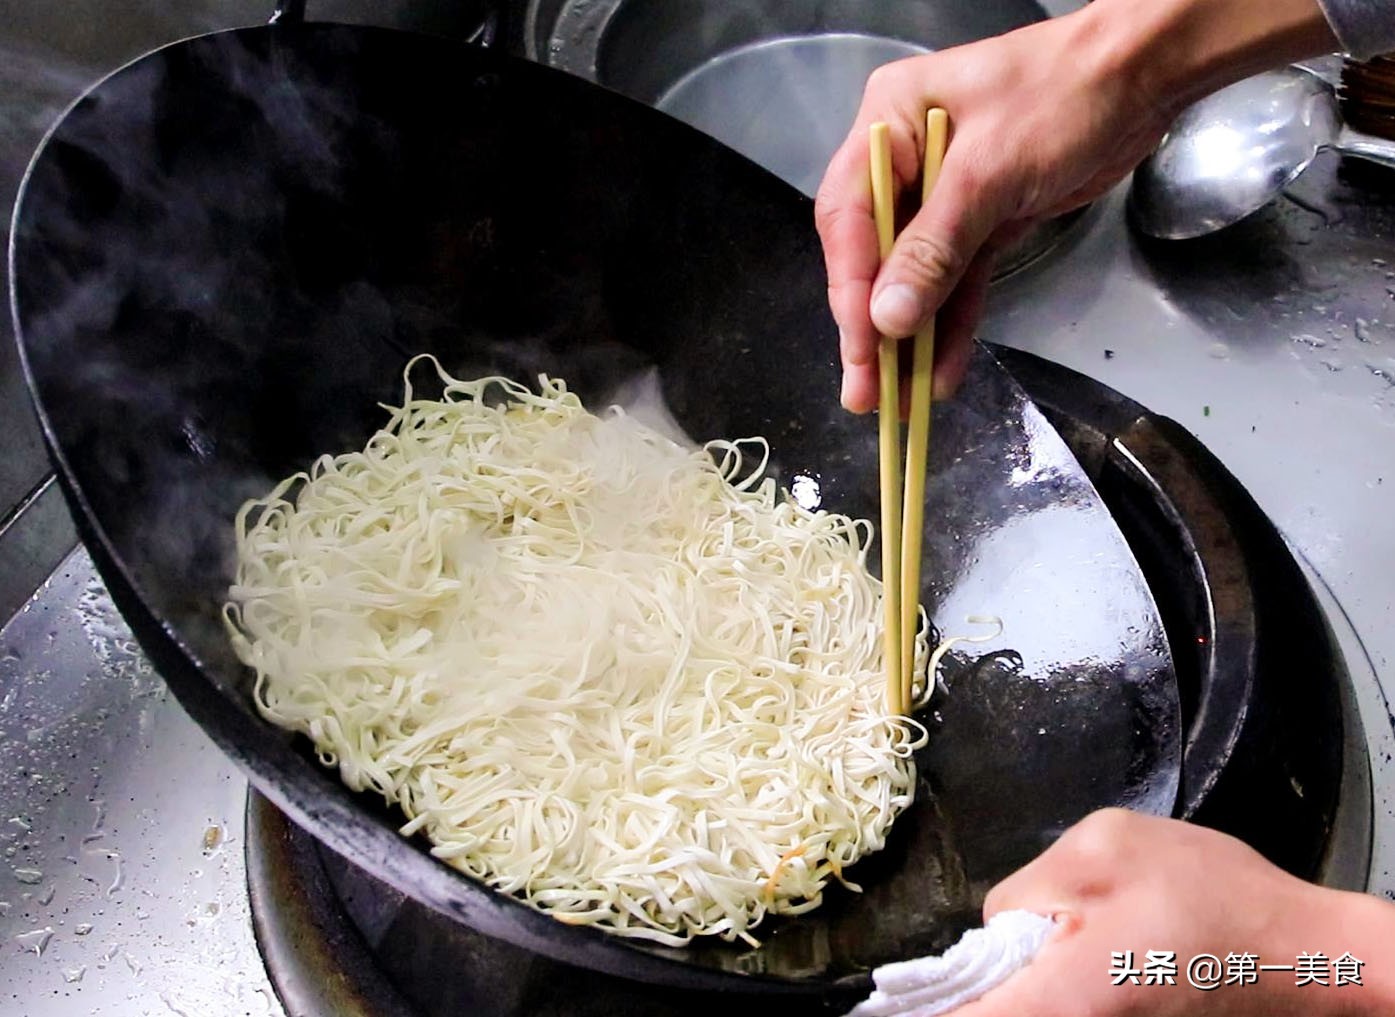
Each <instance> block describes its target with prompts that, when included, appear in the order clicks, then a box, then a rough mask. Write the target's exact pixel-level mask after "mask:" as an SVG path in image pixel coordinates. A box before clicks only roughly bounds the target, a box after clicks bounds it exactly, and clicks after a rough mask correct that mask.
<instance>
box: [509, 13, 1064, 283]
mask: <svg viewBox="0 0 1395 1017" xmlns="http://www.w3.org/2000/svg"><path fill="white" fill-rule="evenodd" d="M1045 18H1046V12H1045V11H1044V10H1043V9H1042V7H1041V6H1040V5H1039V4H1038V3H1036V2H1035V0H997V2H994V3H987V4H985V3H970V2H966V0H910V2H904V3H895V4H888V3H880V2H877V0H793V2H786V0H683V2H653V0H529V3H528V5H527V7H526V8H525V11H524V15H523V25H522V29H521V34H522V45H523V49H524V52H525V53H526V55H528V56H529V57H531V58H532V59H534V60H539V61H542V62H544V63H547V64H550V65H551V66H553V67H557V68H560V69H562V70H565V71H569V72H571V73H573V74H577V75H580V76H581V77H583V78H586V79H587V80H589V81H595V82H597V83H599V84H602V85H605V86H607V87H609V88H613V89H615V90H616V91H619V92H623V93H624V94H626V95H628V96H630V97H632V98H635V99H638V100H640V101H641V102H645V103H648V104H649V105H651V106H656V107H657V108H659V109H661V110H664V111H665V112H667V113H670V114H672V115H673V116H676V117H678V119H680V120H683V121H686V122H687V123H689V124H692V125H693V126H694V127H697V128H698V129H699V130H702V131H705V132H706V133H708V134H710V135H712V136H713V137H715V138H716V139H717V140H719V141H721V142H723V143H725V144H727V145H729V146H730V147H732V148H734V149H736V150H737V151H738V152H740V153H742V154H743V155H745V156H747V157H749V158H750V159H752V160H754V161H755V162H757V163H759V164H760V165H762V166H764V167H765V168H766V169H768V170H770V171H771V172H773V173H775V174H776V175H777V176H779V177H781V178H782V179H784V180H785V181H787V182H788V183H791V184H793V185H794V186H795V187H797V188H799V189H800V190H801V191H803V192H804V193H805V194H808V195H810V196H812V195H813V193H814V191H815V190H816V189H817V187H818V183H819V180H820V179H821V177H822V176H823V170H824V167H825V166H826V165H827V164H828V160H829V158H830V157H831V156H832V155H833V153H834V151H836V149H837V147H838V145H839V144H840V143H841V142H842V140H843V138H844V137H845V136H846V135H847V132H848V128H849V127H850V126H851V125H852V122H853V119H854V117H855V116H856V113H857V108H858V105H859V103H860V101H861V97H862V91H863V88H864V86H865V84H866V82H867V77H868V75H869V74H871V72H872V71H873V70H874V69H875V68H877V67H878V66H880V65H882V64H885V63H889V62H891V61H893V60H899V59H902V58H904V57H909V56H914V55H916V54H919V53H926V52H930V51H932V50H937V49H945V48H948V47H950V46H957V45H961V44H963V43H968V42H974V41H976V40H979V39H985V38H988V37H990V36H994V35H999V34H1002V33H1003V32H1008V31H1011V30H1012V29H1014V28H1020V27H1022V26H1024V25H1028V24H1031V23H1033V22H1036V21H1041V20H1044V19H1045ZM1077 217H1078V213H1073V214H1070V215H1067V216H1064V217H1061V218H1059V219H1055V220H1052V221H1050V222H1046V223H1043V224H1042V225H1040V226H1039V227H1037V228H1036V229H1035V230H1033V231H1031V232H1030V233H1029V234H1028V235H1027V236H1026V237H1024V238H1023V239H1022V240H1021V241H1019V242H1018V243H1017V244H1016V245H1014V246H1013V247H1012V248H1010V249H1009V250H1007V251H1005V252H1004V253H1003V255H1002V256H1001V258H1000V261H999V266H998V273H997V274H998V275H999V276H1003V275H1007V274H1009V273H1011V272H1013V271H1016V270H1017V269H1019V268H1022V267H1023V266H1025V265H1027V264H1028V263H1030V262H1032V261H1034V260H1036V259H1037V258H1038V257H1040V256H1041V255H1042V254H1044V253H1045V252H1046V251H1047V250H1049V249H1050V248H1052V247H1053V246H1054V245H1055V244H1056V242H1057V241H1058V240H1059V239H1060V238H1061V235H1062V234H1063V233H1064V232H1065V230H1066V229H1067V228H1068V227H1069V226H1070V224H1071V223H1072V222H1074V221H1075V219H1076V218H1077Z"/></svg>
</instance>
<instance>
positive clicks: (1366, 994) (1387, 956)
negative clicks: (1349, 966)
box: [1324, 890, 1395, 1017]
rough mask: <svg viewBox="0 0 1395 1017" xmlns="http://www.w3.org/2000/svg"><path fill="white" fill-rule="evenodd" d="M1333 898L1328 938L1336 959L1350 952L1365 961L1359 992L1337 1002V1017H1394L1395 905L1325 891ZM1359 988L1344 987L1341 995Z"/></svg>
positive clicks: (1328, 903)
mask: <svg viewBox="0 0 1395 1017" xmlns="http://www.w3.org/2000/svg"><path fill="white" fill-rule="evenodd" d="M1324 893H1326V894H1328V895H1330V898H1331V899H1330V900H1329V901H1328V902H1327V904H1326V906H1328V907H1330V919H1329V921H1330V925H1329V930H1330V931H1329V932H1328V933H1327V935H1328V938H1329V939H1331V941H1332V946H1331V948H1330V949H1332V950H1335V951H1336V953H1330V954H1329V955H1328V956H1329V957H1332V958H1334V959H1335V958H1336V957H1339V956H1341V954H1342V952H1344V951H1348V952H1350V953H1351V954H1352V955H1353V956H1354V957H1357V958H1359V959H1360V960H1362V961H1364V962H1365V964H1364V965H1363V966H1362V968H1361V983H1362V984H1361V985H1360V986H1359V991H1356V992H1352V993H1351V995H1350V996H1349V997H1345V998H1343V997H1342V996H1341V995H1340V994H1339V995H1338V997H1337V998H1339V999H1340V1000H1341V1005H1340V1006H1339V1008H1338V1009H1336V1010H1334V1011H1333V1012H1334V1013H1337V1014H1342V1015H1346V1014H1351V1015H1353V1017H1358V1015H1359V1017H1367V1015H1369V1017H1387V1015H1389V1014H1392V1013H1395V904H1392V903H1390V902H1389V901H1385V900H1381V899H1380V898H1378V897H1373V896H1371V895H1370V894H1364V893H1345V892H1337V891H1331V890H1329V891H1324ZM1355 988H1358V987H1356V986H1344V987H1343V988H1342V989H1341V990H1340V993H1346V992H1347V991H1348V989H1355Z"/></svg>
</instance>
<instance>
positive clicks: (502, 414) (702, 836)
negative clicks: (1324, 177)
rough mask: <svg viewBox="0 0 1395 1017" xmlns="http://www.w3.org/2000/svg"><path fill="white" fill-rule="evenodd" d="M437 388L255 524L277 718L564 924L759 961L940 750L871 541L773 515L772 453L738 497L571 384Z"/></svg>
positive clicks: (723, 446)
mask: <svg viewBox="0 0 1395 1017" xmlns="http://www.w3.org/2000/svg"><path fill="white" fill-rule="evenodd" d="M437 370H438V371H439V370H440V369H439V366H438V367H437ZM441 376H442V381H443V383H444V385H445V391H444V395H443V397H442V399H440V400H425V399H419V398H414V397H413V394H412V390H411V386H410V382H409V383H408V386H407V391H406V396H405V398H404V403H403V405H402V406H401V407H400V408H397V409H395V410H393V412H392V416H391V420H390V422H389V423H388V425H387V427H386V428H385V429H383V430H382V431H379V432H378V433H377V434H375V435H374V436H373V437H372V438H371V439H370V440H369V442H368V445H367V447H366V448H365V449H364V450H363V451H362V452H354V453H350V454H346V455H339V456H334V457H330V456H325V457H323V458H321V459H320V460H319V461H318V462H316V463H315V465H314V467H313V468H312V469H311V471H310V473H309V474H308V475H306V474H300V475H297V476H294V477H291V478H289V479H287V480H286V481H284V482H282V483H281V484H280V485H278V486H277V487H276V489H275V490H274V491H272V492H271V493H270V494H269V495H267V496H266V497H265V498H262V499H258V500H256V501H252V502H249V503H248V504H247V505H245V506H244V507H243V509H242V511H241V512H240V513H239V514H238V517H237V556H238V557H237V577H236V582H235V585H234V586H233V587H232V589H231V592H230V603H229V604H228V607H227V610H226V619H227V623H228V629H229V632H230V634H231V637H232V640H233V643H234V645H235V647H236V650H237V653H238V655H239V657H240V658H241V659H242V660H243V661H244V662H245V663H246V664H247V665H248V666H249V667H251V668H253V669H255V671H256V675H257V680H256V692H255V695H256V702H257V705H258V707H259V708H260V710H261V712H262V713H263V714H264V715H265V716H266V717H267V718H269V719H270V720H271V721H273V722H275V723H276V724H278V725H280V726H282V727H285V728H288V729H290V730H293V731H298V732H303V733H304V734H305V735H307V736H309V738H311V739H312V740H313V742H314V744H315V747H316V749H317V751H318V753H319V756H320V758H321V759H322V760H323V762H324V763H325V764H326V765H328V766H334V767H338V769H339V772H340V774H341V776H342V778H343V780H344V782H345V783H346V784H348V786H349V787H351V788H353V789H355V790H363V789H371V790H373V791H375V792H377V793H379V794H381V795H382V796H383V797H384V798H386V799H387V800H388V801H390V802H395V803H397V804H398V805H399V806H400V807H401V808H402V810H403V812H404V813H405V814H406V815H407V816H408V818H409V820H410V821H409V822H408V823H407V824H406V825H405V826H404V827H403V828H402V832H403V833H404V834H409V835H410V834H415V833H421V834H424V835H425V836H426V838H428V839H429V841H430V842H431V844H432V845H433V847H432V851H433V853H434V854H435V855H436V856H437V857H439V858H441V859H443V860H444V861H446V862H448V863H449V864H451V865H453V866H455V867H457V868H459V869H461V870H463V871H464V872H467V873H469V874H470V875H472V876H474V877H476V878H478V879H480V880H483V881H484V882H486V883H488V884H489V885H490V886H493V887H496V888H498V889H499V890H501V891H505V892H508V893H513V894H517V895H519V896H520V897H522V898H523V899H524V900H526V901H527V902H528V903H530V904H532V905H533V906H535V907H537V908H539V909H541V910H543V911H546V912H548V913H550V914H551V915H553V916H554V917H556V918H558V919H560V920H562V921H566V922H569V923H576V924H581V923H593V924H597V925H600V926H603V927H606V928H608V929H609V930H611V931H613V932H617V933H620V934H625V935H632V936H643V937H646V938H649V939H653V940H658V941H660V942H663V943H670V944H681V943H684V942H686V941H687V940H688V939H690V938H691V937H693V936H695V935H719V936H722V937H724V938H728V939H731V938H734V937H738V936H739V937H742V938H744V939H747V940H750V941H752V942H754V940H752V939H751V936H750V934H749V930H750V929H752V928H753V927H755V926H756V925H757V924H759V923H760V922H761V920H762V919H763V918H764V917H765V916H766V915H768V914H772V913H783V914H797V913H800V912H804V911H807V910H809V909H811V908H814V907H816V906H817V905H818V904H819V902H820V898H821V893H822V891H823V889H824V887H825V886H826V885H827V883H828V880H829V879H830V877H832V878H834V879H841V878H842V876H841V873H842V870H843V869H844V868H845V867H846V866H849V865H851V864H852V863H853V862H855V861H857V859H859V858H860V857H862V856H863V855H866V854H867V853H869V852H872V851H876V850H878V849H879V848H881V847H882V845H883V843H884V841H885V838H886V834H887V831H888V829H889V828H890V826H891V824H892V821H893V820H894V819H895V817H896V815H897V813H898V812H900V811H901V810H902V809H903V808H905V806H906V805H908V804H909V803H910V800H911V795H912V791H913V786H914V767H913V764H912V761H911V758H910V757H911V752H912V750H913V749H914V748H916V747H917V746H918V745H919V744H921V742H922V741H923V738H924V729H923V728H921V727H920V725H918V724H916V723H915V722H914V721H910V720H906V719H903V718H899V717H888V716H887V715H886V712H885V708H884V688H885V682H884V678H883V674H882V654H881V646H882V638H881V626H880V620H881V618H882V609H881V585H880V583H878V581H877V580H876V579H874V578H873V577H872V576H871V575H869V573H868V572H867V569H866V566H865V557H866V549H867V543H868V541H869V539H870V527H869V526H868V525H867V524H865V523H858V522H854V521H853V520H850V519H848V518H846V517H844V516H839V515H835V514H831V513H827V512H809V511H806V510H804V509H802V508H800V507H799V506H798V505H797V504H795V503H793V501H792V500H790V499H789V498H787V497H780V496H778V495H777V492H776V489H775V484H774V481H773V480H771V479H768V478H767V479H762V478H761V474H762V472H763V470H764V468H765V444H764V442H763V441H755V442H752V443H750V444H751V445H752V446H753V447H755V448H757V449H759V450H760V452H761V461H760V462H759V464H758V465H756V466H755V468H754V469H752V468H750V467H749V466H747V465H745V464H744V462H743V457H742V454H741V451H740V449H739V448H738V445H737V444H735V443H729V442H713V443H711V444H709V445H708V446H707V447H706V448H705V449H697V450H688V449H684V448H682V447H680V446H678V445H676V444H674V443H673V442H671V441H669V440H668V439H666V438H663V437H661V436H659V435H658V434H657V433H655V432H653V431H651V430H649V429H648V428H646V427H644V426H642V425H641V424H639V423H637V422H636V421H635V420H633V419H632V418H631V417H628V416H626V415H625V414H624V413H623V412H621V411H619V410H617V409H612V410H611V411H609V412H608V413H607V414H606V415H604V416H599V417H598V416H594V415H592V414H590V413H588V412H587V411H586V410H585V409H584V408H583V407H582V405H581V402H580V401H579V400H578V399H577V397H576V396H575V395H573V394H571V393H570V392H568V391H567V389H566V386H565V384H564V383H563V382H561V381H558V380H556V379H549V378H546V377H543V378H541V379H540V380H539V382H540V384H539V391H538V392H536V393H535V392H533V391H530V390H529V389H527V388H525V387H523V386H520V385H518V384H516V383H513V382H511V381H507V380H505V379H501V378H484V379H480V380H477V381H470V382H462V381H456V380H453V379H451V378H449V377H447V376H446V375H445V374H444V372H441ZM742 444H747V443H742ZM916 657H917V663H918V665H919V667H920V671H919V672H918V673H922V674H923V669H924V665H925V658H926V653H925V643H924V636H923V634H922V636H921V637H920V640H919V642H918V643H917V654H916Z"/></svg>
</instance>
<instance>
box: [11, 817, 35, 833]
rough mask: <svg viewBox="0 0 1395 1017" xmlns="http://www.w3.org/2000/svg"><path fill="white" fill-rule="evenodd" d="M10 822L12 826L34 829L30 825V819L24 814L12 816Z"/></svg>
mask: <svg viewBox="0 0 1395 1017" xmlns="http://www.w3.org/2000/svg"><path fill="white" fill-rule="evenodd" d="M9 822H10V825H11V826H15V827H18V828H19V829H21V830H32V829H33V827H32V826H30V825H29V820H27V819H25V818H24V817H23V816H11V817H10V820H9Z"/></svg>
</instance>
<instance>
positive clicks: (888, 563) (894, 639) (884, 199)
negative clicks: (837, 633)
mask: <svg viewBox="0 0 1395 1017" xmlns="http://www.w3.org/2000/svg"><path fill="white" fill-rule="evenodd" d="M868 141H869V144H870V148H871V152H870V154H871V164H872V213H873V217H874V218H875V220H876V223H877V246H878V248H879V249H880V251H881V257H882V258H883V260H884V259H885V258H886V256H887V255H888V254H890V253H891V245H892V243H893V241H894V240H895V239H896V218H895V208H894V203H895V193H894V192H895V185H894V183H893V180H892V174H891V132H890V128H888V127H887V125H886V124H884V123H875V124H873V125H872V127H871V130H870V131H869V134H868ZM877 361H878V364H879V366H880V370H881V390H880V396H879V399H878V404H877V412H878V416H879V418H880V419H879V420H878V434H877V450H878V453H879V462H880V470H881V495H882V498H881V500H882V602H883V607H884V609H885V612H886V615H885V621H884V623H883V624H884V628H885V631H884V632H883V642H882V646H883V650H882V655H883V657H885V661H884V663H885V664H886V708H887V712H888V713H892V714H902V713H905V712H906V704H905V702H904V701H903V699H902V695H901V689H902V686H903V682H902V679H901V671H902V668H901V596H900V595H901V576H900V573H901V513H900V511H899V509H900V495H901V419H900V418H901V378H900V371H899V369H898V366H897V341H896V340H895V339H888V338H887V337H886V336H882V337H881V343H880V345H879V347H878V355H877Z"/></svg>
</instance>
